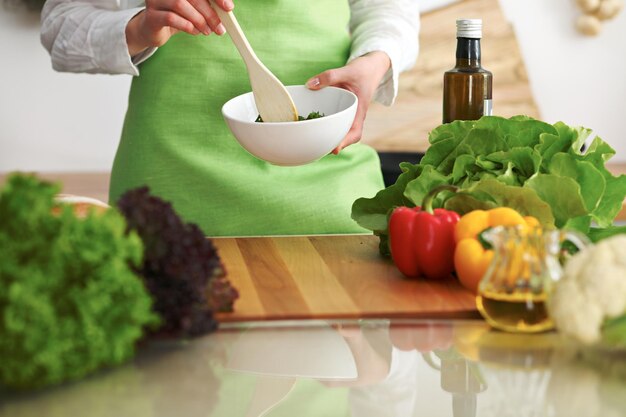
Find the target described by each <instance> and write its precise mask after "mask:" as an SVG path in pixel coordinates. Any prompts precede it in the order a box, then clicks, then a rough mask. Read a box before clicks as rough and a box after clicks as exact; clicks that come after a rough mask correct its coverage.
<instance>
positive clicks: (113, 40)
mask: <svg viewBox="0 0 626 417" xmlns="http://www.w3.org/2000/svg"><path fill="white" fill-rule="evenodd" d="M142 9H143V8H142V7H133V8H128V9H126V8H122V7H121V6H120V4H119V2H118V1H114V0H95V1H72V0H48V1H46V3H45V4H44V8H43V10H42V13H41V43H42V44H43V46H44V47H45V48H46V49H47V50H48V52H49V53H50V56H51V58H52V67H53V68H54V69H55V70H57V71H62V72H85V73H103V74H130V75H139V70H138V68H137V65H138V64H139V63H141V62H143V61H144V60H146V59H147V58H148V57H149V56H150V55H152V53H154V51H155V48H151V49H148V50H146V51H144V52H142V53H141V54H139V55H137V56H135V57H131V56H130V54H129V52H128V45H127V43H126V26H127V24H128V22H129V21H130V19H132V18H133V16H135V15H136V14H137V13H139V12H140V11H141V10H142Z"/></svg>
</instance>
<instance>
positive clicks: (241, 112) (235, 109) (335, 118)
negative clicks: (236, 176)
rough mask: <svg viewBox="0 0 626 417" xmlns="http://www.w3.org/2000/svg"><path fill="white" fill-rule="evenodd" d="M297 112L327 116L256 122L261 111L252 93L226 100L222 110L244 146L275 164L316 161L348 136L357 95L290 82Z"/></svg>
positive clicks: (354, 112)
mask: <svg viewBox="0 0 626 417" xmlns="http://www.w3.org/2000/svg"><path fill="white" fill-rule="evenodd" d="M287 90H289V94H291V97H292V99H293V101H294V103H295V104H296V108H297V109H298V114H300V115H301V116H303V117H306V116H307V115H308V114H309V113H310V112H313V111H319V112H320V113H323V114H324V117H321V118H319V119H312V120H302V121H299V122H284V123H257V122H255V120H256V118H257V117H258V115H259V113H258V111H257V108H256V105H255V103H254V96H253V95H252V93H251V92H250V93H246V94H242V95H240V96H237V97H235V98H233V99H231V100H229V101H228V102H226V104H224V106H223V107H222V114H223V116H224V119H225V120H226V123H227V124H228V127H229V128H230V130H231V132H232V133H233V135H234V136H235V138H236V139H237V141H238V142H239V143H240V144H241V146H243V148H244V149H245V150H247V151H248V152H250V153H251V154H252V155H254V156H256V157H257V158H259V159H262V160H264V161H267V162H270V163H272V164H274V165H283V166H293V165H303V164H308V163H309V162H313V161H315V160H317V159H319V158H321V157H323V156H324V155H327V154H328V153H329V152H330V151H332V150H333V149H334V148H335V147H337V145H339V143H341V140H342V139H343V138H344V137H345V136H346V133H348V130H350V126H352V122H353V121H354V115H355V114H356V108H357V103H358V99H357V97H356V95H354V94H353V93H351V92H350V91H348V90H344V89H341V88H336V87H326V88H323V89H321V90H318V91H312V90H309V89H308V88H306V87H305V86H302V85H293V86H288V87H287Z"/></svg>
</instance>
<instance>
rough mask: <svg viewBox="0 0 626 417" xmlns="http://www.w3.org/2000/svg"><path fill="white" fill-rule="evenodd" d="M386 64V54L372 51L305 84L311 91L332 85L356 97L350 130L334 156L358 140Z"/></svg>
mask: <svg viewBox="0 0 626 417" xmlns="http://www.w3.org/2000/svg"><path fill="white" fill-rule="evenodd" d="M390 65H391V61H390V60H389V57H388V56H387V54H386V53H384V52H380V51H375V52H370V53H369V54H366V55H363V56H361V57H359V58H356V59H355V60H353V61H352V62H350V63H349V64H347V65H346V66H344V67H341V68H335V69H330V70H327V71H324V72H322V73H321V74H318V75H315V76H314V77H312V78H311V79H310V80H309V81H307V83H306V86H307V87H308V88H310V89H311V90H319V89H321V88H324V87H328V86H334V87H339V88H344V89H346V90H348V91H352V92H353V93H354V94H356V96H357V97H358V98H359V104H358V107H357V110H356V116H355V117H354V122H353V123H352V127H350V130H349V131H348V134H347V135H346V137H345V138H344V139H343V141H342V142H341V143H340V144H339V146H337V147H336V148H335V149H334V150H333V153H334V154H335V155H336V154H338V153H339V151H341V150H342V149H343V148H345V147H346V146H348V145H352V144H353V143H357V142H358V141H360V140H361V135H362V134H363V122H365V115H366V114H367V109H368V108H369V104H370V101H371V100H372V97H373V96H374V93H375V92H376V89H377V88H378V85H379V84H380V81H381V80H382V78H383V76H384V75H385V73H386V72H387V70H388V69H389V67H390Z"/></svg>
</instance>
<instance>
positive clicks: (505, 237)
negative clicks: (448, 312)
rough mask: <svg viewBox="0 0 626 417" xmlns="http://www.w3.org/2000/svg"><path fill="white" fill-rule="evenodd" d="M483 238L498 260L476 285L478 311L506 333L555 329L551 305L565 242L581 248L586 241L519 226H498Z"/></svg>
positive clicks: (573, 235)
mask: <svg viewBox="0 0 626 417" xmlns="http://www.w3.org/2000/svg"><path fill="white" fill-rule="evenodd" d="M484 236H485V238H486V240H487V241H488V242H489V243H491V245H492V246H493V251H494V256H493V260H492V262H491V264H490V265H489V268H488V269H487V272H486V273H485V276H484V277H483V278H482V280H481V282H480V284H479V286H478V295H477V297H476V306H477V308H478V311H479V312H480V313H481V315H482V316H483V317H484V318H485V320H486V321H487V322H488V323H489V324H490V325H491V326H492V327H494V328H497V329H500V330H504V331H509V332H519V333H535V332H543V331H546V330H550V329H552V328H553V327H554V323H553V322H552V319H551V318H550V316H549V312H548V308H547V303H548V302H549V296H550V294H551V292H552V287H553V285H554V283H555V282H556V281H557V280H558V279H560V277H561V275H562V268H561V265H560V263H559V253H560V250H561V244H562V243H563V242H564V241H565V240H567V241H569V242H572V243H573V244H574V245H575V246H578V247H579V248H582V247H584V246H585V244H586V239H585V238H584V237H583V236H581V235H580V234H578V233H576V232H571V231H560V230H542V229H541V228H540V227H527V226H521V225H520V226H508V227H505V226H499V227H495V228H493V229H490V230H487V232H485V234H484Z"/></svg>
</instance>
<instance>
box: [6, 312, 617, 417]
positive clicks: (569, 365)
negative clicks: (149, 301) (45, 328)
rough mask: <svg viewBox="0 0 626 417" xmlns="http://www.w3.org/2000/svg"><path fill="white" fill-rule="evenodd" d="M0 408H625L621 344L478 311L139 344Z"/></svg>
mask: <svg viewBox="0 0 626 417" xmlns="http://www.w3.org/2000/svg"><path fill="white" fill-rule="evenodd" d="M0 416H1V417H9V416H10V417H24V416H29V417H30V416H38V417H47V416H55V417H56V416H98V417H108V416H115V417H124V416H133V417H153V416H154V417H161V416H181V417H187V416H188V417H200V416H202V417H213V416H215V417H238V416H241V417H261V416H263V417H265V416H267V417H286V416H290V417H293V416H298V417H303V416H311V417H320V416H346V417H348V416H351V417H385V416H389V417H392V416H393V417H405V416H406V417H415V416H429V417H439V416H442V417H447V416H451V417H465V416H467V417H470V416H484V417H491V416H493V417H496V416H497V417H506V416H520V417H526V416H528V417H530V416H547V417H550V416H555V417H556V416H568V417H577V416H581V417H592V416H602V417H612V416H616V417H617V416H626V354H625V353H624V352H608V351H599V350H591V349H582V350H581V349H579V348H577V347H575V346H573V345H571V344H570V343H568V342H566V341H564V340H562V339H561V338H560V337H559V336H558V335H557V334H555V333H544V334H540V335H516V334H507V333H502V332H498V331H494V330H490V329H489V328H488V327H487V326H486V325H485V323H483V322H481V321H415V320H403V321H388V320H358V321H357V320H350V321H293V322H259V323H245V324H239V325H231V326H228V327H226V326H222V328H221V329H220V330H219V331H218V332H216V333H213V334H211V335H208V336H204V337H201V338H198V339H195V340H191V341H168V340H159V341H152V342H150V343H149V344H146V345H144V346H142V347H140V348H139V350H138V353H137V356H136V358H135V359H134V360H133V361H132V362H129V363H128V364H126V365H124V366H121V367H119V368H115V369H109V370H104V371H101V372H99V373H97V374H95V375H93V376H91V377H89V378H87V379H84V380H82V381H79V382H74V383H70V384H65V385H62V386H59V387H54V388H48V389H44V390H40V391H36V392H29V393H16V392H10V391H2V392H0Z"/></svg>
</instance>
